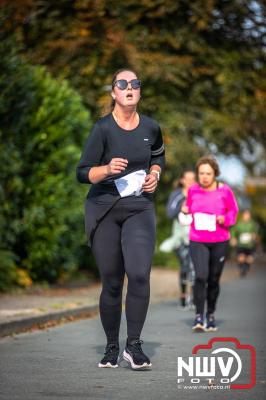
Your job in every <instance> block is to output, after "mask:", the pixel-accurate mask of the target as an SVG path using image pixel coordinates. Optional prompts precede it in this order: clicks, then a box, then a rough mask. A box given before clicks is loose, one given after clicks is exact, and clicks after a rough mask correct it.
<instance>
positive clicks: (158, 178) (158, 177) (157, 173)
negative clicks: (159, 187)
mask: <svg viewBox="0 0 266 400" xmlns="http://www.w3.org/2000/svg"><path fill="white" fill-rule="evenodd" d="M153 172H155V173H156V175H157V181H159V180H160V175H161V174H160V172H159V171H157V170H156V169H152V170H151V171H150V174H152V173H153Z"/></svg>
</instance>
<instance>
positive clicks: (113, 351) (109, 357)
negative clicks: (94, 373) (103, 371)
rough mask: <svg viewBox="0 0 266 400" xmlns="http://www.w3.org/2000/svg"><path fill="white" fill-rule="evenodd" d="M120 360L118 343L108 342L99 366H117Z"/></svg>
mask: <svg viewBox="0 0 266 400" xmlns="http://www.w3.org/2000/svg"><path fill="white" fill-rule="evenodd" d="M118 360H119V345H118V344H117V343H109V344H107V346H106V348H105V352H104V357H103V359H102V360H101V361H100V362H99V364H98V367H99V368H117V367H118Z"/></svg>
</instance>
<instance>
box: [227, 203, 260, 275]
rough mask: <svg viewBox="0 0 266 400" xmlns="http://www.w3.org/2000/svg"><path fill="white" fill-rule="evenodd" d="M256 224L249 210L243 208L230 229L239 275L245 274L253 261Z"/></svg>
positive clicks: (256, 232) (256, 231)
mask: <svg viewBox="0 0 266 400" xmlns="http://www.w3.org/2000/svg"><path fill="white" fill-rule="evenodd" d="M257 234H258V226H257V224H256V222H255V221H254V220H253V219H252V218H251V213H250V210H244V211H243V212H242V213H241V216H240V219H239V221H238V222H237V224H236V225H235V226H234V228H233V229H232V240H231V243H232V245H233V246H236V251H237V262H238V266H239V272H240V276H242V277H244V276H246V275H247V273H248V271H249V269H250V267H251V265H252V264H253V263H254V253H255V251H256V241H257Z"/></svg>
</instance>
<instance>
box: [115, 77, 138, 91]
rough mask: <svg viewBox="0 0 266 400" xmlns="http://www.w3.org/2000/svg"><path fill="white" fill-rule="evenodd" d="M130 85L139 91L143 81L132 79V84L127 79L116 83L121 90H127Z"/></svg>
mask: <svg viewBox="0 0 266 400" xmlns="http://www.w3.org/2000/svg"><path fill="white" fill-rule="evenodd" d="M129 83H130V84H131V87H132V89H139V88H140V86H141V81H140V80H139V79H132V80H131V81H130V82H128V81H127V80H126V79H119V80H118V81H116V82H115V86H117V87H118V89H120V90H125V89H126V88H127V86H128V84H129Z"/></svg>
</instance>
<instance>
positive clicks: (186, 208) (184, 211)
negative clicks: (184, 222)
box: [181, 204, 189, 214]
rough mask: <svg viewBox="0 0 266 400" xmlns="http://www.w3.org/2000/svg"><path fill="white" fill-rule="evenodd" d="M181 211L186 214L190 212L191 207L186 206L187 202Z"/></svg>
mask: <svg viewBox="0 0 266 400" xmlns="http://www.w3.org/2000/svg"><path fill="white" fill-rule="evenodd" d="M181 211H182V213H184V214H188V213H189V209H188V206H186V205H185V204H184V205H183V206H182V207H181Z"/></svg>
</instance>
